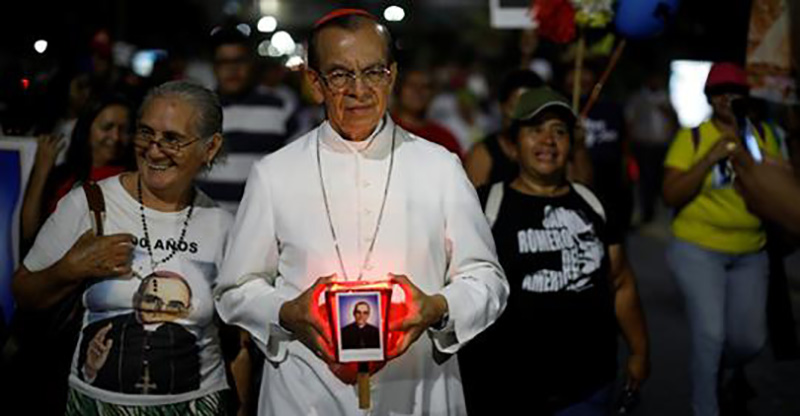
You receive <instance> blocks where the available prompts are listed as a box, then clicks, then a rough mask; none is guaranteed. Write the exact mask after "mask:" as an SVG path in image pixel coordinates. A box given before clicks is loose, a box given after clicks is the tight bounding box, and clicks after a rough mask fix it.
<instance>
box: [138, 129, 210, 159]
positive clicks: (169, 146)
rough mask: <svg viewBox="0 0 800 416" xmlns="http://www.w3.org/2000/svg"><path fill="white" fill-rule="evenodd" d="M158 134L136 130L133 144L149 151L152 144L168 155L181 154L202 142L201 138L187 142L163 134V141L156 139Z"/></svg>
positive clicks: (145, 130) (171, 135)
mask: <svg viewBox="0 0 800 416" xmlns="http://www.w3.org/2000/svg"><path fill="white" fill-rule="evenodd" d="M156 137H157V136H156V132H154V131H152V130H149V129H142V128H139V129H137V130H136V135H135V136H134V138H133V144H134V145H135V146H136V147H139V148H142V149H149V148H150V144H151V143H152V144H155V145H156V147H158V149H159V150H161V151H164V152H167V153H179V152H180V151H181V150H182V149H183V148H184V147H186V146H189V145H190V144H192V143H194V142H196V141H198V140H200V137H195V138H194V139H191V140H185V139H182V138H180V137H179V136H177V135H174V134H169V133H167V134H164V133H162V134H161V139H156Z"/></svg>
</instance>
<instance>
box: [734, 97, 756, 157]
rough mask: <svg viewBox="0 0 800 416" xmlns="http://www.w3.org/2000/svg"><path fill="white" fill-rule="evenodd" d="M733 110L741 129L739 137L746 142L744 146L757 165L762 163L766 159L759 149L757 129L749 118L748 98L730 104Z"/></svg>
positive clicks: (735, 100) (738, 99)
mask: <svg viewBox="0 0 800 416" xmlns="http://www.w3.org/2000/svg"><path fill="white" fill-rule="evenodd" d="M730 106H731V110H732V111H733V115H734V117H736V125H737V126H738V128H739V136H740V137H741V138H742V140H743V141H744V145H745V147H746V148H747V151H748V152H749V153H750V156H752V157H753V159H754V160H755V161H756V162H757V163H761V161H763V160H764V157H763V156H762V155H761V148H759V147H758V139H757V138H756V129H755V126H754V125H753V122H752V121H750V118H749V117H747V113H748V112H749V108H750V103H749V102H748V100H747V98H737V99H734V100H731V102H730Z"/></svg>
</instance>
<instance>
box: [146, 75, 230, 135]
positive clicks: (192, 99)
mask: <svg viewBox="0 0 800 416" xmlns="http://www.w3.org/2000/svg"><path fill="white" fill-rule="evenodd" d="M166 97H176V98H180V99H182V100H184V101H186V102H188V103H189V104H190V105H191V106H192V107H193V108H194V109H195V110H196V111H197V115H198V117H197V120H196V122H195V126H194V128H195V131H196V133H197V135H198V136H200V137H201V138H203V139H206V140H210V139H211V137H212V136H213V135H214V134H216V133H222V105H221V104H220V102H219V97H217V94H216V93H214V92H213V91H211V90H209V89H208V88H205V87H203V86H201V85H198V84H195V83H193V82H189V81H169V82H165V83H163V84H161V85H159V86H157V87H155V88H153V89H151V90H150V91H148V93H147V95H146V96H145V97H144V101H142V106H141V107H139V117H138V118H141V117H142V111H143V110H144V108H145V107H147V106H148V105H149V104H150V103H151V102H152V101H153V100H155V99H156V98H166Z"/></svg>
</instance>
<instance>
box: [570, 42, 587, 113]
mask: <svg viewBox="0 0 800 416" xmlns="http://www.w3.org/2000/svg"><path fill="white" fill-rule="evenodd" d="M578 31H579V35H578V49H577V50H576V51H575V71H574V72H573V73H572V110H573V111H575V112H577V111H578V106H579V105H580V100H581V69H582V68H583V54H584V52H585V50H586V35H584V33H583V30H582V29H580V28H578Z"/></svg>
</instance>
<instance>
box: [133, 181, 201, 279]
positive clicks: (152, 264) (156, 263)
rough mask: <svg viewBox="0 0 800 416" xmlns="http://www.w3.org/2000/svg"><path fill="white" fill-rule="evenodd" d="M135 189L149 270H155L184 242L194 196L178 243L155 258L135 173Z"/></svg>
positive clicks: (171, 256) (140, 187)
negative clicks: (162, 256) (164, 253)
mask: <svg viewBox="0 0 800 416" xmlns="http://www.w3.org/2000/svg"><path fill="white" fill-rule="evenodd" d="M136 191H137V195H138V198H139V213H140V216H141V218H142V229H143V230H144V239H145V241H146V242H147V243H146V244H145V247H147V254H148V255H149V257H150V267H151V271H152V272H155V271H156V267H158V266H159V265H160V264H164V263H166V262H168V261H170V260H171V259H172V258H173V257H175V253H177V252H178V247H181V246H182V245H183V243H184V242H185V240H184V239H185V238H186V230H187V229H188V228H189V220H190V219H192V212H193V211H194V198H192V199H191V200H190V202H189V212H187V213H186V219H184V220H183V228H182V229H181V236H180V238H179V239H178V243H177V244H175V245H174V246H173V247H172V251H170V253H169V254H168V255H167V257H164V258H163V259H161V260H156V259H155V257H154V256H153V248H152V244H151V242H150V233H149V232H148V231H147V219H146V217H145V215H144V203H143V202H142V177H141V176H139V175H137V176H136Z"/></svg>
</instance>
